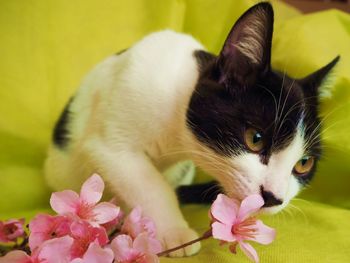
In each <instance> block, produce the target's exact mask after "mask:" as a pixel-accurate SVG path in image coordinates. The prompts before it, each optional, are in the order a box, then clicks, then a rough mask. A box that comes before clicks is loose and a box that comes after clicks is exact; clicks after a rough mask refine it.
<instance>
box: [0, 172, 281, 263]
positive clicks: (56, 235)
mask: <svg viewBox="0 0 350 263" xmlns="http://www.w3.org/2000/svg"><path fill="white" fill-rule="evenodd" d="M103 190H104V182H103V180H102V178H101V177H100V176H99V175H97V174H94V175H92V176H91V177H90V178H89V179H87V181H85V183H84V184H83V185H82V188H81V191H80V194H78V193H76V192H74V191H71V190H64V191H61V192H55V193H53V194H52V195H51V199H50V204H51V207H52V209H53V210H54V211H55V212H56V213H57V214H56V215H49V214H39V215H37V216H36V217H34V218H33V219H32V220H31V221H30V223H29V225H28V228H29V234H27V232H26V231H25V229H24V219H20V220H14V219H11V220H8V221H4V222H2V221H0V243H5V244H14V246H13V247H10V249H9V250H10V251H9V252H8V251H4V250H3V249H2V247H1V246H0V256H1V255H2V254H3V255H4V256H2V257H0V263H56V262H60V263H97V262H98V263H112V262H114V263H157V262H159V257H160V256H166V255H168V254H169V253H170V252H172V251H175V250H177V249H181V248H183V247H185V246H188V245H191V244H193V243H195V242H199V241H201V240H204V239H208V238H210V237H213V238H215V239H218V240H220V244H221V245H224V244H229V249H230V251H231V252H232V253H236V247H237V245H238V246H239V247H240V248H241V250H242V251H243V252H244V253H245V254H246V255H247V256H248V257H249V258H250V259H251V260H253V261H255V262H259V257H258V254H257V252H256V250H255V249H254V248H253V247H252V245H251V244H250V243H248V242H247V241H255V242H258V243H260V244H264V245H267V244H270V243H271V242H272V241H273V240H274V239H275V230H274V229H272V228H270V227H268V226H266V225H264V224H263V222H262V221H261V220H258V219H256V217H255V215H256V213H257V212H258V211H259V210H260V208H261V207H262V206H263V205H264V200H263V198H262V197H261V196H260V195H251V196H248V197H246V198H245V199H244V200H243V201H242V202H241V203H240V204H239V203H237V201H236V200H234V199H231V198H229V197H227V196H226V195H224V194H219V195H218V196H217V198H216V200H215V201H214V202H213V204H212V206H211V209H210V213H209V216H210V219H211V227H210V229H209V230H208V231H206V232H205V233H204V234H203V235H202V236H201V237H200V238H198V239H195V240H192V241H189V242H187V243H185V244H183V245H180V246H178V247H175V248H170V249H168V250H165V251H162V244H161V242H160V241H159V240H158V239H157V237H156V226H155V224H154V222H153V221H152V220H151V218H148V217H146V216H144V215H142V210H141V207H135V208H134V209H133V210H132V211H131V212H130V213H129V214H128V215H127V216H124V213H123V212H122V211H121V209H120V208H119V207H117V206H116V205H115V204H113V203H112V202H100V203H99V201H100V200H101V198H102V194H103ZM19 240H22V242H21V243H20V242H19ZM6 252H7V253H6Z"/></svg>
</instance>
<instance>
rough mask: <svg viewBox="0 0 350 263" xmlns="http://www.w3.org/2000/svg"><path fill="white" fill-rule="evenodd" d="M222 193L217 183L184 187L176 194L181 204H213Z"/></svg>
mask: <svg viewBox="0 0 350 263" xmlns="http://www.w3.org/2000/svg"><path fill="white" fill-rule="evenodd" d="M221 192H222V191H221V188H220V186H219V184H218V183H217V182H215V181H212V182H208V183H203V184H195V185H183V186H180V187H179V188H177V189H176V194H177V197H178V199H179V201H180V203H181V204H201V203H212V202H213V201H214V200H215V199H216V196H217V195H218V194H219V193H221Z"/></svg>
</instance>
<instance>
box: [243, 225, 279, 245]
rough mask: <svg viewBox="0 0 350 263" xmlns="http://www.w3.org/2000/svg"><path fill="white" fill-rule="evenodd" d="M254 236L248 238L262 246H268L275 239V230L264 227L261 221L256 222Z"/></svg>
mask: <svg viewBox="0 0 350 263" xmlns="http://www.w3.org/2000/svg"><path fill="white" fill-rule="evenodd" d="M254 227H255V228H256V234H254V237H253V238H248V239H249V240H253V241H255V242H258V243H260V244H263V245H268V244H270V243H271V242H272V241H273V240H274V239H275V237H276V230H275V229H273V228H271V227H269V226H267V225H265V224H264V223H263V222H262V221H261V220H257V221H256V225H255V226H254Z"/></svg>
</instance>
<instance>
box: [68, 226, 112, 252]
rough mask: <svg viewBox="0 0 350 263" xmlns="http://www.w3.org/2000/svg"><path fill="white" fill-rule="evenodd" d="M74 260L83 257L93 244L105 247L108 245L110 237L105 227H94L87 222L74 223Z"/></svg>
mask: <svg viewBox="0 0 350 263" xmlns="http://www.w3.org/2000/svg"><path fill="white" fill-rule="evenodd" d="M70 229H71V237H73V238H74V242H73V244H72V249H71V255H72V258H77V257H79V258H80V257H82V256H83V255H84V254H85V252H86V251H87V249H88V247H89V246H90V244H91V243H96V244H98V245H101V246H104V245H106V244H107V243H108V236H107V233H106V230H105V229H104V228H103V227H93V226H91V225H90V224H89V223H87V222H85V221H80V222H73V223H72V225H71V227H70Z"/></svg>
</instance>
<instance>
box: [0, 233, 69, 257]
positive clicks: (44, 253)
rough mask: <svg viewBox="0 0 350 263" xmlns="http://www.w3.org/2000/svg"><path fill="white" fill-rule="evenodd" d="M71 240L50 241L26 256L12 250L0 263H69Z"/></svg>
mask: <svg viewBox="0 0 350 263" xmlns="http://www.w3.org/2000/svg"><path fill="white" fill-rule="evenodd" d="M72 244H73V238H71V237H69V236H65V237H60V238H54V239H50V240H48V241H46V242H44V243H43V244H42V245H41V246H40V247H39V248H37V249H36V250H34V251H33V252H32V255H31V256H28V255H27V254H26V253H25V252H23V251H20V250H14V251H11V252H9V253H7V254H6V255H5V256H4V257H1V258H0V263H10V262H11V263H51V262H57V263H69V262H70V259H71V256H70V248H71V246H72Z"/></svg>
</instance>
